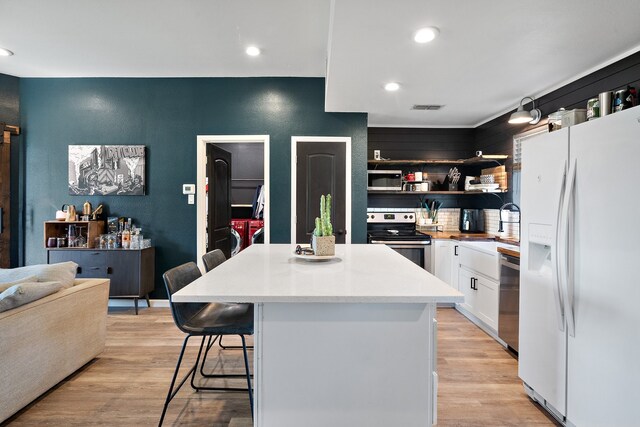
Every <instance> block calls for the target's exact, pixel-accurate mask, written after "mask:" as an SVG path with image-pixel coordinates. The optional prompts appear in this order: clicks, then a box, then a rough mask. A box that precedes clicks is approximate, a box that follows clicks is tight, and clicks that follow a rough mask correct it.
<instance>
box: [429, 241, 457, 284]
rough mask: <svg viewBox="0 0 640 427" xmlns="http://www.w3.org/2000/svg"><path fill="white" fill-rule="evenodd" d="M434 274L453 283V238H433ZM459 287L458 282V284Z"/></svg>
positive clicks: (444, 280)
mask: <svg viewBox="0 0 640 427" xmlns="http://www.w3.org/2000/svg"><path fill="white" fill-rule="evenodd" d="M432 249H433V275H434V276H436V277H437V278H438V279H440V280H442V281H443V282H446V283H448V284H449V285H452V284H453V283H454V282H452V281H451V256H452V253H453V251H452V245H451V240H433V241H432ZM454 287H457V283H456V286H454Z"/></svg>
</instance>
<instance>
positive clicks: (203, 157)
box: [196, 135, 271, 268]
mask: <svg viewBox="0 0 640 427" xmlns="http://www.w3.org/2000/svg"><path fill="white" fill-rule="evenodd" d="M196 140H197V172H196V179H197V181H196V182H197V184H196V211H197V214H196V223H197V226H196V233H197V235H196V256H197V260H198V265H199V266H200V267H201V268H203V265H202V255H204V254H205V251H206V248H207V242H206V241H205V233H206V225H205V222H206V220H207V214H206V206H205V203H206V199H205V183H206V177H207V171H206V165H207V147H206V144H229V143H240V142H242V143H255V144H264V214H263V218H264V243H269V242H270V236H271V233H270V230H269V229H270V226H269V225H270V224H269V206H270V200H269V158H270V155H269V135H198V137H197V138H196Z"/></svg>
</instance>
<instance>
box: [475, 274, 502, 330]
mask: <svg viewBox="0 0 640 427" xmlns="http://www.w3.org/2000/svg"><path fill="white" fill-rule="evenodd" d="M475 287H476V294H477V295H476V300H475V307H474V313H475V315H476V316H478V317H479V318H480V320H482V321H483V322H484V323H486V324H487V325H488V326H489V327H491V328H492V329H494V330H496V331H497V330H498V314H499V310H498V303H499V300H500V285H499V283H498V282H496V281H493V280H489V279H485V278H484V277H482V276H479V275H478V277H476V283H475Z"/></svg>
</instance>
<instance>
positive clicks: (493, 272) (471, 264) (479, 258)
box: [458, 245, 500, 280]
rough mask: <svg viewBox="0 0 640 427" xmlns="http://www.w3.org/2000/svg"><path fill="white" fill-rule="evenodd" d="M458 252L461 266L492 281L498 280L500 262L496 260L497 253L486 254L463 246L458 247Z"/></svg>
mask: <svg viewBox="0 0 640 427" xmlns="http://www.w3.org/2000/svg"><path fill="white" fill-rule="evenodd" d="M494 251H495V248H494ZM458 252H459V253H460V264H461V265H463V266H465V267H467V268H468V269H469V270H473V271H477V272H478V273H480V274H483V275H485V276H487V277H489V278H491V279H493V280H500V260H499V258H498V252H493V253H488V252H485V251H483V250H479V249H476V248H472V247H469V246H464V245H461V246H460V248H459V250H458Z"/></svg>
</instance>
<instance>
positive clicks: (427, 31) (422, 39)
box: [413, 27, 440, 43]
mask: <svg viewBox="0 0 640 427" xmlns="http://www.w3.org/2000/svg"><path fill="white" fill-rule="evenodd" d="M438 34H440V30H438V29H437V28H436V27H426V28H420V29H419V30H418V31H416V34H415V35H414V36H413V39H414V40H415V41H416V43H429V42H430V41H431V40H433V39H435V38H436V37H438Z"/></svg>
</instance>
